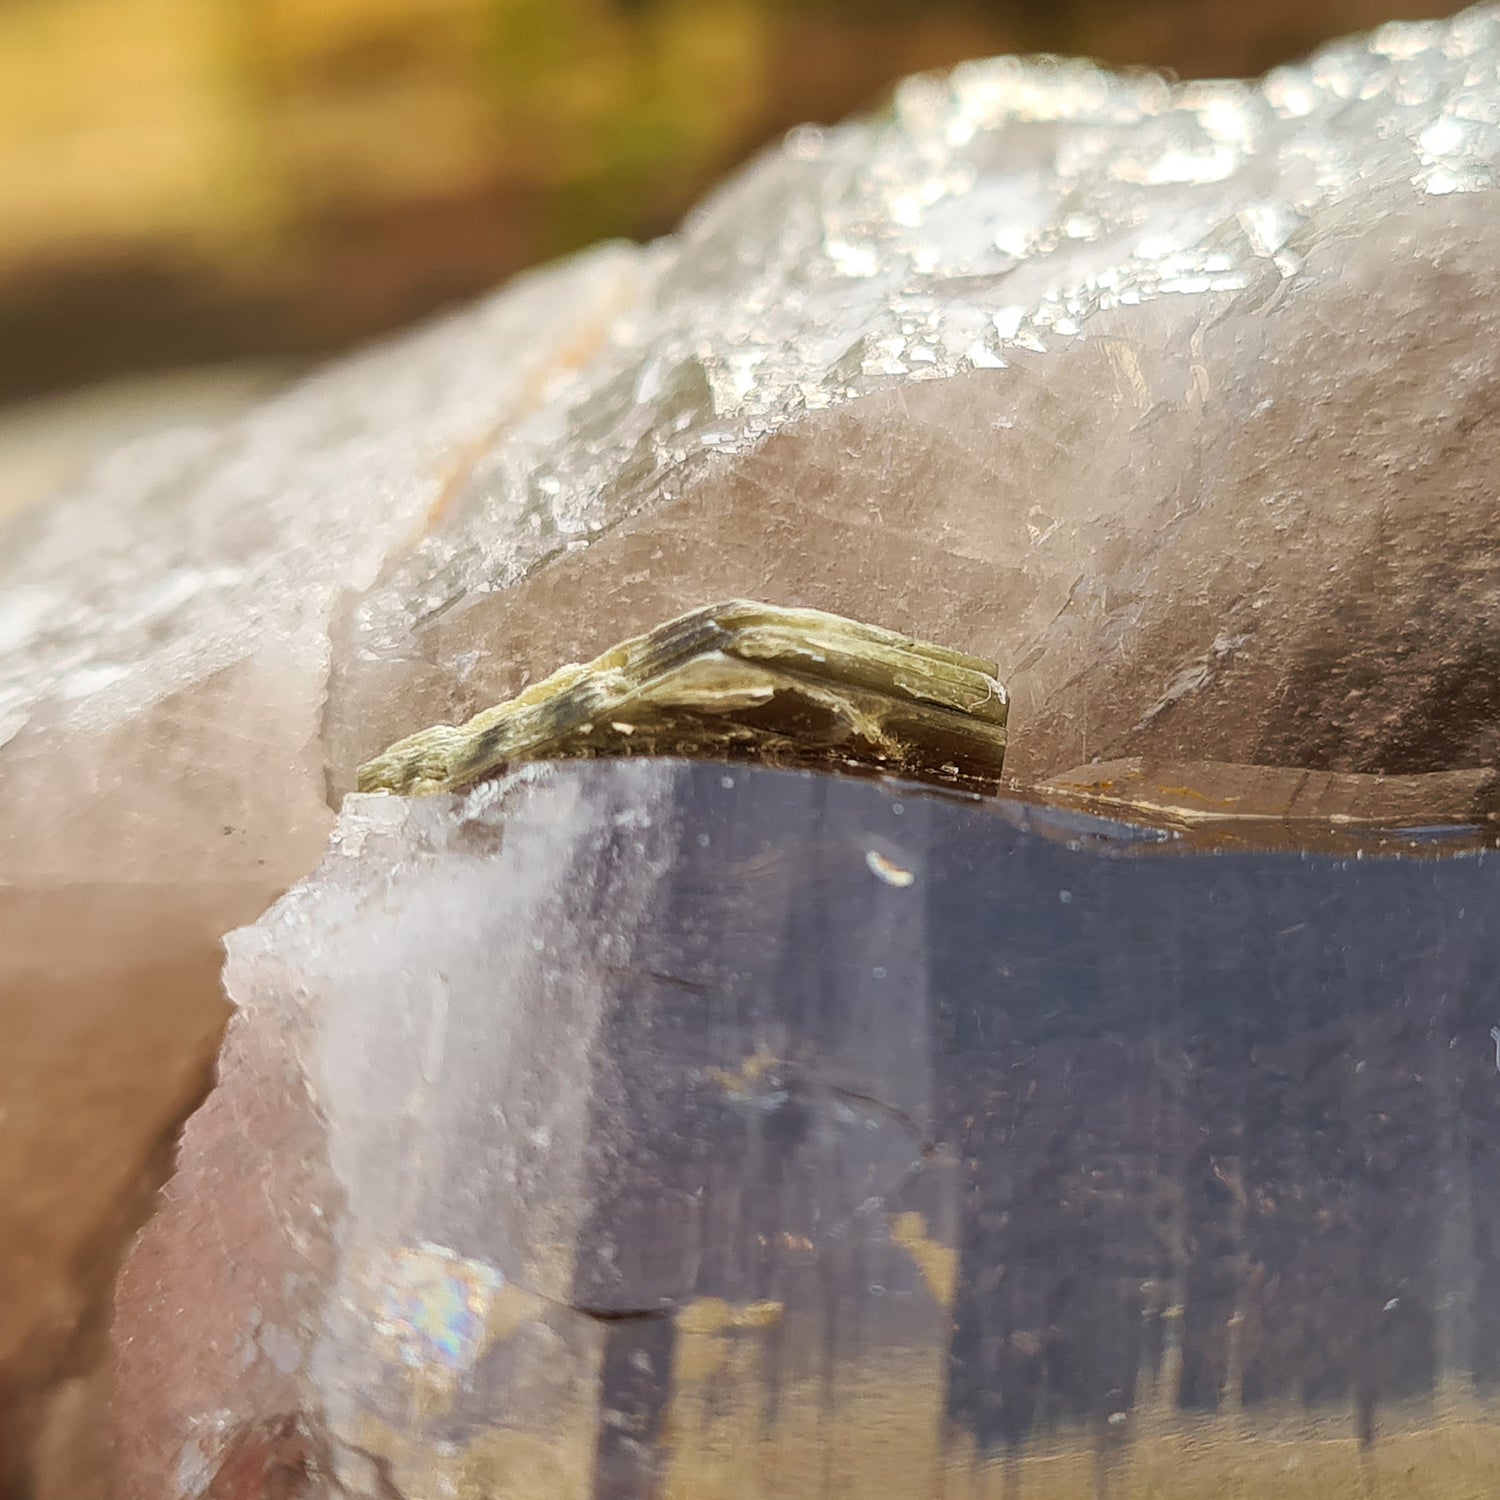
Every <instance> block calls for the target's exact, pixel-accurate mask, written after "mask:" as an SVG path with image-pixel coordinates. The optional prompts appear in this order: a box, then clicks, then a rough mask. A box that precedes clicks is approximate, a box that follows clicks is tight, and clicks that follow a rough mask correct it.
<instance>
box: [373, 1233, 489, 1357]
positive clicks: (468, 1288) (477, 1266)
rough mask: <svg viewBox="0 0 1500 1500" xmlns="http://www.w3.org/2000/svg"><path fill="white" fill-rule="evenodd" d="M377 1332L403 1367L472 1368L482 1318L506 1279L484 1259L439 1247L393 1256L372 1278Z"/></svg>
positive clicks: (480, 1337) (479, 1342) (405, 1249)
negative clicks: (374, 1290)
mask: <svg viewBox="0 0 1500 1500" xmlns="http://www.w3.org/2000/svg"><path fill="white" fill-rule="evenodd" d="M374 1279H375V1285H376V1288H377V1295H378V1302H377V1307H376V1311H375V1314H374V1318H373V1323H374V1327H375V1331H376V1333H377V1334H379V1335H380V1337H382V1338H383V1339H385V1340H387V1341H388V1342H389V1343H390V1345H391V1346H392V1348H393V1349H394V1351H395V1353H396V1357H397V1358H398V1359H399V1360H400V1361H401V1362H402V1363H403V1364H406V1365H411V1366H414V1367H418V1368H420V1367H422V1366H424V1365H427V1364H429V1363H432V1362H434V1361H435V1362H436V1363H438V1364H441V1365H445V1366H447V1367H448V1368H450V1369H462V1368H463V1367H465V1366H467V1365H468V1364H470V1363H471V1362H472V1361H473V1359H474V1357H475V1356H476V1355H477V1354H478V1352H479V1350H480V1349H481V1347H482V1346H483V1342H484V1333H485V1319H486V1317H487V1315H488V1313H489V1308H490V1304H491V1302H492V1301H493V1300H494V1297H495V1294H496V1293H497V1292H498V1291H499V1290H500V1289H501V1288H502V1287H503V1286H504V1285H505V1278H504V1277H503V1276H502V1275H501V1274H500V1272H499V1271H497V1270H496V1269H495V1268H494V1267H493V1266H491V1265H487V1264H486V1263H485V1262H484V1261H482V1260H472V1259H466V1258H465V1257H463V1256H460V1255H458V1254H456V1253H455V1252H454V1251H452V1250H450V1249H448V1248H447V1247H446V1246H443V1245H432V1244H422V1245H418V1246H416V1247H415V1248H408V1247H402V1248H401V1249H398V1250H395V1251H393V1252H392V1253H391V1254H390V1256H389V1258H388V1260H387V1261H386V1264H385V1265H384V1266H383V1267H381V1268H380V1270H379V1271H378V1272H377V1273H376V1276H375V1278H374Z"/></svg>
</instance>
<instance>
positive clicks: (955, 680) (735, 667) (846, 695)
mask: <svg viewBox="0 0 1500 1500" xmlns="http://www.w3.org/2000/svg"><path fill="white" fill-rule="evenodd" d="M995 672H996V667H995V664H994V662H988V661H981V660H980V659H979V658H977V657H973V656H966V655H964V654H963V653H962V652H958V651H951V650H946V649H944V648H943V647H941V646H933V645H930V644H928V643H926V642H923V641H915V640H912V639H911V638H910V637H908V636H902V635H897V634H896V633H895V632H894V631H889V630H881V629H879V628H878V627H876V626H873V625H865V624H860V623H858V622H857V621H854V620H846V619H841V618H840V617H839V616H838V615H831V614H827V613H825V612H824V611H821V610H814V609H777V608H774V607H773V606H771V605H768V604H754V603H751V602H749V601H748V600H743V599H735V600H729V601H727V602H725V603H723V604H716V605H709V606H706V607H705V608H702V609H697V610H693V611H692V612H690V613H689V614H685V615H683V616H681V617H680V618H678V619H676V620H669V621H668V622H667V623H666V624H665V625H661V626H658V627H657V629H655V630H653V631H651V632H650V633H649V634H647V635H643V636H638V637H636V638H635V639H633V640H629V641H624V642H622V643H621V644H620V645H618V646H616V647H614V648H613V649H612V650H610V651H607V652H605V653H604V655H602V656H600V657H598V658H597V659H596V660H594V661H591V662H589V663H588V664H587V665H578V664H574V665H570V666H566V667H562V668H560V669H559V670H558V671H556V672H554V673H553V674H552V675H551V676H550V677H547V678H544V679H543V680H542V681H541V682H539V683H537V684H536V685H535V686H533V687H530V688H528V689H527V690H526V691H525V692H523V693H521V694H520V695H519V696H518V697H516V698H514V699H512V700H511V701H510V702H507V703H503V704H500V705H499V706H498V707H496V708H492V709H490V710H488V711H487V712H485V713H481V714H477V715H476V716H475V717H474V718H472V719H470V720H469V722H468V723H466V724H463V725H459V726H456V727H450V726H448V725H438V726H436V727H434V728H432V729H425V730H421V731H419V732H418V733H417V734H414V735H410V736H408V737H407V738H406V739H403V740H400V741H399V742H398V743H396V744H394V745H392V746H391V747H390V749H388V750H387V751H385V752H384V754H382V755H379V756H377V757H376V758H375V759H374V760H372V761H370V762H369V763H368V764H366V765H364V766H361V767H360V771H359V789H360V790H361V791H364V792H371V791H390V792H405V793H418V794H420V793H430V792H441V791H452V790H455V789H457V788H459V787H463V786H465V785H467V784H469V783H470V782H473V781H475V780H478V779H479V778H480V777H482V776H485V775H488V774H491V773H493V772H495V771H497V770H502V769H504V768H505V767H506V766H510V765H515V764H519V763H521V762H524V761H528V760H538V759H561V758H565V757H570V756H587V757H594V756H600V755H628V754H635V755H702V756H711V757H732V758H737V759H738V758H752V759H756V760H763V761H768V762H772V763H779V764H804V765H819V764H821V765H825V766H835V767H839V768H842V769H851V768H853V769H858V768H873V769H877V770H882V771H888V772H893V773H898V774H903V775H906V776H908V777H911V778H913V779H917V780H922V779H931V780H936V781H943V782H947V783H949V784H951V785H962V786H972V787H984V786H991V787H992V786H994V785H996V784H998V782H999V779H1000V771H1001V766H1002V763H1003V761H1004V758H1005V717H1006V696H1005V689H1004V688H1003V687H1001V686H1000V684H999V683H998V682H997V681H996V680H995Z"/></svg>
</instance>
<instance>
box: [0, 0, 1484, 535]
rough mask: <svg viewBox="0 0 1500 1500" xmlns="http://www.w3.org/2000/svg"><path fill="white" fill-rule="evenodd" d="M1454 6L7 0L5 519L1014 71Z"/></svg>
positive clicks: (1235, 43)
mask: <svg viewBox="0 0 1500 1500" xmlns="http://www.w3.org/2000/svg"><path fill="white" fill-rule="evenodd" d="M1458 8H1459V7H1458V6H1456V5H1451V4H1443V3H1441V0H1439V3H1433V0H0V517H3V516H4V514H5V513H7V512H9V511H15V510H16V509H18V508H20V507H21V506H23V505H25V504H28V503H30V502H31V501H33V500H35V499H36V498H38V497H39V496H41V495H43V494H45V493H47V492H48V491H50V490H51V489H53V488H55V487H56V486H58V485H60V484H62V483H65V482H66V481H67V480H68V479H69V478H70V477H72V475H73V474H74V473H75V472H76V470H77V469H78V467H79V466H81V465H82V464H83V463H85V462H87V461H88V459H89V457H90V455H91V454H92V453H93V452H94V451H96V450H97V449H98V448H99V447H101V446H104V445H107V444H108V443H109V442H111V441H113V440H116V439H117V438H119V437H121V436H126V435H129V434H130V433H132V432H137V431H141V430H144V429H149V428H151V427H153V426H157V425H160V424H162V423H166V422H176V421H181V420H188V421H198V420H203V419H212V418H214V417H217V416H220V415H223V414H225V413H229V412H233V411H234V410H237V409H238V408H239V407H241V406H242V405H244V404H245V403H247V402H249V401H251V400H254V399H256V398H257V397H258V396H259V395H261V394H263V393H264V392H265V391H267V390H269V389H271V388H273V387H274V386H275V385H276V384H278V383H279V382H281V381H283V380H285V379H287V378H289V376H290V375H291V374H293V373H295V371H296V370H297V369H298V368H299V367H300V366H301V365H303V364H305V363H306V362H308V361H310V360H312V359H315V358H317V357H319V356H322V355H325V354H327V353H329V352H331V351H335V350H337V349H339V348H342V347H345V346H347V345H349V344H351V343H354V342H357V341H360V340H363V339H367V338H369V337H371V336H373V335H378V334H380V333H383V332H386V331H388V330H391V329H394V328H399V327H401V326H403V325H405V324H407V323H410V322H411V321H412V320H414V319H416V318H419V317H421V316H423V315H426V314H429V313H432V312H435V311H438V310H440V309H442V308H445V307H449V306H452V305H455V304H458V303H461V302H463V301H464V300H466V299H468V298H470V297H472V296H474V295H476V294H477V293H480V292H482V291H484V290H486V289H487V288H489V287H492V286H494V285H495V284H497V283H498V282H500V281H502V280H504V279H505V277H507V276H508V275H509V274H511V273H512V272H514V271H516V270H518V269H520V268H521V267H523V266H526V265H529V264H532V263H533V262H536V261H538V260H542V259H545V258H546V257H549V256H553V255H557V254H559V253H561V252H565V251H568V250H571V249H574V248H576V247H578V246H580V245H583V244H586V243H588V242H590V241H592V240H596V239H599V238H601V237H604V236H612V235H626V236H635V237H646V236H651V235H655V234H659V233H662V232H663V231H666V230H668V229H670V228H671V227H672V225H673V224H674V222H675V221H676V220H677V219H678V217H679V216H680V215H681V214H682V212H683V211H684V210H685V209H686V208H687V207H688V206H689V205H691V203H692V202H693V200H694V199H695V198H697V197H698V196H699V195H700V194H701V193H702V191H703V190H704V189H705V188H706V187H707V186H709V185H710V184H711V183H712V182H713V181H714V180H715V179H717V178H719V177H720V176H722V175H723V174H724V173H725V171H727V170H728V169H729V168H730V167H732V166H734V165H735V163H737V162H739V161H741V160H742V159H744V158H745V157H746V156H747V155H749V154H750V153H752V152H753V151H755V150H756V149H757V148H758V147H759V146H761V145H763V144H764V143H765V142H767V141H769V140H772V139H774V138H775V137H776V136H777V135H779V134H780V133H781V132H782V131H784V130H786V129H787V128H788V127H789V126H791V125H793V124H796V123H797V122H799V121H802V120H819V121H832V120H836V119H839V118H840V117H842V116H844V115H846V114H849V113H850V112H852V111H857V110H860V109H863V108H867V107H870V106H872V105H874V104H877V103H878V102H879V100H880V98H881V95H882V94H883V92H884V91H885V90H886V89H887V88H888V87H889V85H890V84H891V83H892V82H893V81H894V80H895V79H897V78H899V77H900V76H902V75H903V74H906V73H910V72H914V71H918V70H921V69H926V68H940V67H946V66H948V65H951V64H953V63H955V62H958V61H959V60H961V59H963V58H965V57H974V56H980V55H984V54H988V53H996V52H1014V51H1052V52H1066V53H1081V54H1091V55H1093V56H1095V57H1098V58H1100V59H1102V60H1103V61H1105V62H1108V63H1111V64H1115V65H1145V66H1150V67H1156V68H1164V69H1167V70H1170V71H1172V72H1175V73H1177V74H1179V75H1181V76H1184V77H1191V76H1211V75H1233V74H1253V73H1259V72H1262V71H1264V70H1265V69H1266V68H1268V67H1271V66H1273V65H1275V64H1276V63H1279V62H1283V61H1289V60H1291V59H1294V58H1296V57H1297V56H1299V55H1300V54H1302V53H1304V52H1306V51H1307V50H1309V49H1310V48H1312V47H1314V46H1316V45H1317V44H1318V43H1319V42H1321V41H1324V40H1326V39H1328V38H1330V37H1334V36H1338V35H1341V34H1343V33H1346V32H1350V31H1358V30H1362V29H1365V28H1367V27H1369V26H1372V25H1375V24H1378V23H1379V22H1381V21H1384V20H1389V19H1392V18H1396V17H1400V18H1405V19H1417V18H1421V17H1427V16H1436V15H1444V14H1449V13H1451V12H1452V11H1454V10H1456V9H1458Z"/></svg>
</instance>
